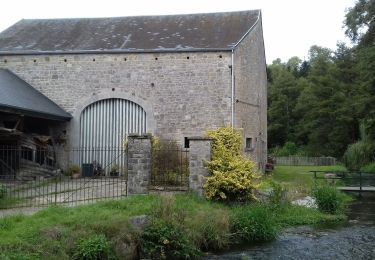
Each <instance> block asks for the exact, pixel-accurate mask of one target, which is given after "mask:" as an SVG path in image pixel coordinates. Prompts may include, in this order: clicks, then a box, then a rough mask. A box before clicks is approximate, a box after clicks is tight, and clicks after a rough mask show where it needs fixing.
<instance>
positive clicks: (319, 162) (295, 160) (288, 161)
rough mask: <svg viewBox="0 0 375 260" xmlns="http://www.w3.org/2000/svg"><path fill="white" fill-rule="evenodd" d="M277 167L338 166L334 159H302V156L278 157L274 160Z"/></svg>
mask: <svg viewBox="0 0 375 260" xmlns="http://www.w3.org/2000/svg"><path fill="white" fill-rule="evenodd" d="M274 159H275V162H276V164H277V165H289V166H326V165H336V158H334V157H300V156H281V157H280V156H277V157H275V158H274Z"/></svg>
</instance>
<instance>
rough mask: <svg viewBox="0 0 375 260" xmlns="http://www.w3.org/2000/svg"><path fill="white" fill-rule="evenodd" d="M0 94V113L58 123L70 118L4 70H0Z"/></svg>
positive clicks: (26, 84) (15, 76) (44, 97)
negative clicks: (17, 114) (10, 113)
mask: <svg viewBox="0 0 375 260" xmlns="http://www.w3.org/2000/svg"><path fill="white" fill-rule="evenodd" d="M0 93H1V95H0V111H3V112H13V113H20V114H24V115H28V116H33V117H37V118H46V119H52V120H59V121H64V120H69V119H70V118H71V115H70V114H69V113H67V112H65V111H64V110H63V109H62V108H61V107H59V106H58V105H57V104H56V103H54V102H53V101H52V100H50V99H49V98H47V97H46V96H44V95H43V94H42V93H40V92H39V91H38V90H36V89H35V88H33V87H32V86H31V85H30V84H28V83H27V82H25V81H24V80H22V79H21V78H19V77H18V76H17V75H15V74H14V73H12V72H11V71H9V70H6V69H0Z"/></svg>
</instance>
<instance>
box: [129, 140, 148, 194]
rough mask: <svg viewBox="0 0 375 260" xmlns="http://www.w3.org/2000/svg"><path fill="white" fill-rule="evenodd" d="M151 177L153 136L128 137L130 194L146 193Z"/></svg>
mask: <svg viewBox="0 0 375 260" xmlns="http://www.w3.org/2000/svg"><path fill="white" fill-rule="evenodd" d="M150 178H151V136H149V135H142V136H138V135H129V137H128V194H145V193H148V188H149V184H150Z"/></svg>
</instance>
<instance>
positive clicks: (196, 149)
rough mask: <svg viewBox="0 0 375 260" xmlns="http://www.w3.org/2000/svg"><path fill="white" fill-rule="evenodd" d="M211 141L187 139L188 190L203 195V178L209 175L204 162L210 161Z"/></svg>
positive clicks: (199, 138)
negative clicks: (188, 147) (188, 144)
mask: <svg viewBox="0 0 375 260" xmlns="http://www.w3.org/2000/svg"><path fill="white" fill-rule="evenodd" d="M211 141H212V140H211V139H209V138H202V137H191V138H189V143H190V149H189V188H190V190H192V191H196V192H197V193H198V194H199V195H200V196H202V195H203V185H204V183H205V177H207V176H208V175H209V172H208V169H207V168H206V162H207V161H209V160H211Z"/></svg>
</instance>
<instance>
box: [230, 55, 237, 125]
mask: <svg viewBox="0 0 375 260" xmlns="http://www.w3.org/2000/svg"><path fill="white" fill-rule="evenodd" d="M231 72H232V98H231V103H232V111H231V112H232V113H231V114H232V115H231V116H232V118H231V125H232V128H234V127H235V124H234V123H235V119H234V105H235V103H236V100H235V97H234V49H232V65H231Z"/></svg>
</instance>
